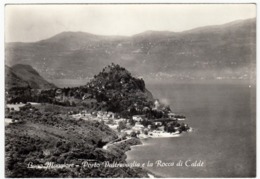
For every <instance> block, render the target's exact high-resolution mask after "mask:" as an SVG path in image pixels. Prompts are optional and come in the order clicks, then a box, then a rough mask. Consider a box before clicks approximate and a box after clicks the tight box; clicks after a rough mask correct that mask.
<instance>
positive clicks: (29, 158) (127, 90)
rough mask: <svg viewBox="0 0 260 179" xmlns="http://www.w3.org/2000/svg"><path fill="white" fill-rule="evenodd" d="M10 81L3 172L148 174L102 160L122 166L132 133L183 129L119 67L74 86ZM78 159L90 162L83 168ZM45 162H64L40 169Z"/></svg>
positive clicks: (153, 134)
mask: <svg viewBox="0 0 260 179" xmlns="http://www.w3.org/2000/svg"><path fill="white" fill-rule="evenodd" d="M21 68H22V66H21ZM28 68H29V69H30V71H33V70H34V69H31V68H30V67H28V66H25V69H28ZM33 74H38V73H37V72H36V73H33ZM10 76H11V77H12V78H16V77H17V76H14V75H13V74H12V73H10V74H9V77H10ZM38 78H39V77H38ZM13 81H15V80H14V79H13ZM7 82H8V81H7ZM15 82H16V83H17V84H14V83H12V84H8V85H6V86H7V89H6V92H7V93H6V103H7V105H6V118H7V119H6V161H7V165H6V176H7V177H68V176H70V177H148V175H147V172H146V171H145V170H142V169H141V168H140V167H128V166H127V165H126V166H124V167H115V168H107V167H106V165H105V164H106V163H107V162H109V163H113V162H116V163H121V164H124V163H125V164H126V160H125V159H126V155H125V152H126V151H127V150H130V146H132V145H139V144H141V141H140V139H139V138H148V137H157V138H158V137H172V136H176V135H179V134H180V133H182V132H186V131H188V130H189V129H190V128H189V126H188V125H187V124H184V123H182V122H180V121H181V120H184V119H185V117H184V116H183V115H179V114H175V113H173V112H172V111H171V109H170V107H169V106H168V105H165V104H163V103H161V102H160V100H158V99H155V98H154V97H153V95H152V94H151V93H150V92H149V91H148V90H147V89H146V87H145V83H144V81H143V79H141V78H136V77H133V76H132V75H131V74H130V72H128V71H127V70H126V69H125V68H123V67H120V66H119V65H115V64H111V65H109V66H107V67H105V68H104V69H103V70H102V71H101V72H100V73H99V74H98V75H95V76H94V78H93V79H92V80H91V81H90V82H89V83H87V84H86V85H84V86H79V87H74V88H57V87H55V86H54V85H53V84H52V85H49V84H46V85H45V86H48V87H51V88H49V89H39V88H37V87H39V86H37V85H35V83H30V82H26V83H24V82H23V81H18V80H17V79H16V81H15ZM32 84H34V85H32ZM21 103H23V104H21ZM26 103H27V104H26ZM19 105H20V106H19ZM17 106H19V108H18V107H17ZM86 161H87V162H94V163H96V165H97V166H98V167H90V168H89V167H86V165H83V163H84V162H86ZM48 162H53V163H54V164H60V165H62V164H64V163H66V164H72V165H70V167H69V168H66V167H65V168H58V169H51V170H48V171H47V170H42V168H41V166H44V165H45V164H46V163H48ZM28 163H30V164H37V165H35V166H38V167H33V168H32V167H28ZM30 166H33V165H30ZM89 166H95V165H89ZM43 168H44V167H43ZM149 176H151V175H149Z"/></svg>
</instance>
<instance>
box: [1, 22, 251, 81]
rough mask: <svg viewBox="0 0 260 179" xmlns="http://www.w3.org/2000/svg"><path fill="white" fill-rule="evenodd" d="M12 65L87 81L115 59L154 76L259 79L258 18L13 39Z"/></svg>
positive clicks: (8, 58)
mask: <svg viewBox="0 0 260 179" xmlns="http://www.w3.org/2000/svg"><path fill="white" fill-rule="evenodd" d="M5 50H6V63H7V64H8V65H14V64H17V63H22V64H31V65H32V66H33V67H34V68H35V69H37V71H39V73H40V74H41V75H42V76H43V77H44V78H46V79H86V78H89V77H92V76H93V75H94V74H96V73H98V72H99V71H100V70H101V69H102V67H103V66H107V65H108V64H111V63H112V62H114V63H115V64H119V65H121V66H125V67H127V68H128V69H129V70H130V71H132V72H133V73H134V74H135V76H142V77H143V78H144V79H145V80H149V79H152V80H154V79H180V80H184V79H254V78H255V65H256V19H255V18H254V19H247V20H239V21H234V22H231V23H227V24H223V25H216V26H207V27H201V28H196V29H193V30H188V31H184V32H168V31H146V32H144V33H140V34H136V35H133V36H131V37H124V36H118V37H117V36H99V35H94V34H89V33H85V32H63V33H60V34H57V35H55V36H53V37H51V38H49V39H46V40H42V41H39V42H34V43H7V44H6V49H5Z"/></svg>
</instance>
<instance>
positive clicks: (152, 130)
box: [68, 110, 191, 138]
mask: <svg viewBox="0 0 260 179" xmlns="http://www.w3.org/2000/svg"><path fill="white" fill-rule="evenodd" d="M68 113H69V114H70V115H71V117H73V118H75V119H83V120H96V121H99V122H101V123H104V124H106V125H107V126H109V127H110V128H111V129H113V130H114V131H116V132H117V133H118V134H119V136H124V137H126V138H128V137H138V138H149V137H150V138H158V137H176V136H179V135H180V134H181V133H182V132H183V131H188V130H191V129H190V127H189V126H188V125H187V124H183V123H182V124H179V123H178V121H183V120H185V117H184V116H181V115H176V114H174V113H169V114H168V116H169V118H164V119H153V120H149V119H147V118H146V116H145V115H134V116H132V119H126V118H122V117H120V115H118V114H115V113H113V112H107V111H94V112H91V113H90V112H87V111H86V110H83V111H81V112H80V113H78V114H72V113H70V112H68ZM169 123H170V124H173V125H174V126H172V125H171V126H172V129H171V130H167V129H166V128H167V124H169ZM168 128H169V127H168Z"/></svg>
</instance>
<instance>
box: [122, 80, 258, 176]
mask: <svg viewBox="0 0 260 179" xmlns="http://www.w3.org/2000/svg"><path fill="white" fill-rule="evenodd" d="M147 88H148V89H149V90H150V91H151V92H152V93H153V95H154V96H155V97H157V98H159V99H164V101H168V102H169V103H170V105H171V108H172V110H173V111H174V112H177V113H182V114H184V115H185V116H186V117H187V120H186V123H188V124H189V125H190V126H191V127H192V128H194V130H193V132H192V133H186V134H183V135H182V136H181V137H177V138H163V139H148V140H145V141H144V144H145V145H141V146H137V147H134V148H133V150H131V151H129V152H128V153H127V155H128V159H127V160H128V161H129V162H131V161H133V160H135V161H138V162H142V163H143V162H147V161H148V160H149V161H150V162H155V161H156V160H162V161H165V162H178V161H180V160H182V161H184V162H185V161H187V160H191V161H196V160H197V161H203V162H204V163H205V165H204V166H203V167H184V166H183V167H176V166H175V167H152V168H148V169H150V170H152V171H153V172H154V173H156V174H158V175H161V176H164V177H252V176H255V170H256V126H255V124H256V121H255V120H256V115H255V113H256V111H255V105H256V104H255V103H256V102H255V98H256V96H255V85H252V84H251V87H250V88H249V84H240V83H236V84H228V83H225V84H221V83H219V84H214V83H211V84H166V85H147Z"/></svg>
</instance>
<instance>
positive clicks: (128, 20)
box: [5, 4, 256, 42]
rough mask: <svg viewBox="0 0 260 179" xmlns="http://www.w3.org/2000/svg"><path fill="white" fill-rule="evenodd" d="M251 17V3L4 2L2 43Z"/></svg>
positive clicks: (162, 28) (187, 27) (178, 27)
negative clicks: (64, 33)
mask: <svg viewBox="0 0 260 179" xmlns="http://www.w3.org/2000/svg"><path fill="white" fill-rule="evenodd" d="M254 17H256V6H255V5H254V4H160V5H159V4H150V5H148V4H146V5H141V4H135V5H130V4H129V5H126V4H125V5H122V4H121V5H115V4H114V5H108V4H99V5H98V4H96V5H93V4H92V5H87V4H85V5H82V4H81V5H79V4H77V5H76V4H68V5H39V4H37V5H28V4H27V5H6V6H5V42H34V41H39V40H43V39H46V38H50V37H52V36H54V35H56V34H58V33H61V32H63V31H82V32H88V33H93V34H97V35H126V36H130V35H134V34H138V33H141V32H144V31H147V30H157V31H173V32H180V31H185V30H190V29H193V28H196V27H201V26H207V25H219V24H224V23H228V22H231V21H235V20H240V19H248V18H254Z"/></svg>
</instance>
